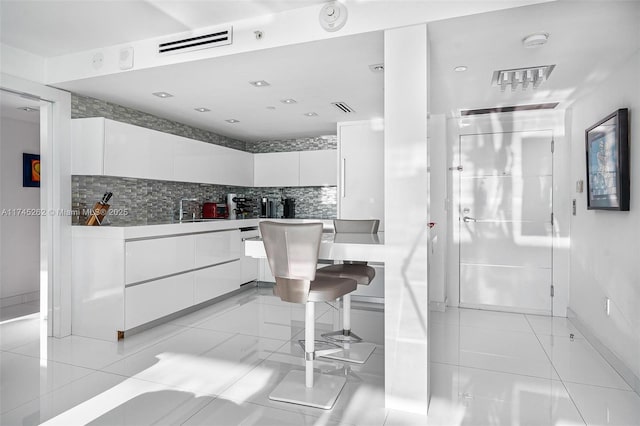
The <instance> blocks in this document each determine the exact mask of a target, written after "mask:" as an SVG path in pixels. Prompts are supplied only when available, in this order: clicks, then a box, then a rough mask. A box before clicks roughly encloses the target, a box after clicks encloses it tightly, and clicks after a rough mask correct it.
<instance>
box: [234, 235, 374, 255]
mask: <svg viewBox="0 0 640 426" xmlns="http://www.w3.org/2000/svg"><path fill="white" fill-rule="evenodd" d="M245 255H246V256H251V257H256V258H264V257H267V254H266V252H265V250H264V244H263V243H262V239H261V238H258V237H257V238H250V239H247V240H245ZM318 258H319V259H327V260H361V261H367V262H384V261H385V245H384V232H378V233H377V234H352V233H339V234H334V233H330V234H323V235H322V240H321V242H320V253H319V254H318Z"/></svg>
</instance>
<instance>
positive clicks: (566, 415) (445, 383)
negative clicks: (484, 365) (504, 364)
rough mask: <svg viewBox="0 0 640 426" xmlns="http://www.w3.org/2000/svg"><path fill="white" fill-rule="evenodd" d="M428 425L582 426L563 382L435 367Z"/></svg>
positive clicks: (447, 366) (485, 371) (468, 369)
mask: <svg viewBox="0 0 640 426" xmlns="http://www.w3.org/2000/svg"><path fill="white" fill-rule="evenodd" d="M431 391H432V395H431V406H430V408H429V424H447V425H451V424H456V425H579V424H583V421H582V418H581V417H580V414H579V412H578V410H577V409H576V407H575V405H574V404H573V402H572V401H571V398H570V397H569V395H568V394H567V392H566V390H565V388H564V386H563V384H562V382H560V381H557V380H549V379H541V378H535V377H529V376H520V375H515V374H509V373H500V372H495V371H487V370H479V369H475V368H466V367H458V366H452V365H446V364H438V363H433V364H432V366H431Z"/></svg>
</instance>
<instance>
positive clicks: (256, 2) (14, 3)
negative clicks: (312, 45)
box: [0, 0, 326, 57]
mask: <svg viewBox="0 0 640 426" xmlns="http://www.w3.org/2000/svg"><path fill="white" fill-rule="evenodd" d="M324 1H326V0H117V1H113V0H70V1H69V0H1V1H0V40H1V41H2V43H5V44H8V45H10V46H13V47H17V48H19V49H22V50H26V51H28V52H31V53H35V54H37V55H40V56H44V57H51V56H58V55H63V54H67V53H71V52H79V51H84V50H90V49H96V48H101V47H104V46H110V45H114V44H120V43H127V42H131V41H135V40H144V39H147V38H153V37H158V36H163V35H167V34H173V33H179V32H183V31H189V30H193V29H195V28H202V27H208V26H214V25H218V24H222V23H227V22H232V21H236V20H241V19H247V18H252V17H256V16H262V15H268V14H272V13H277V12H282V11H285V10H289V9H295V8H299V7H305V6H309V5H312V4H319V3H322V2H324Z"/></svg>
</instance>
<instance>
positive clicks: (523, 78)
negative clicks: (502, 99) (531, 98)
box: [491, 65, 556, 92]
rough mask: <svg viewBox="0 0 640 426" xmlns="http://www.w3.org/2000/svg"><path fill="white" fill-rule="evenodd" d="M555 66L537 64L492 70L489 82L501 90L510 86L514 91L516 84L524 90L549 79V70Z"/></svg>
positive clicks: (537, 85) (535, 87)
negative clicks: (534, 65)
mask: <svg viewBox="0 0 640 426" xmlns="http://www.w3.org/2000/svg"><path fill="white" fill-rule="evenodd" d="M555 67H556V66H555V65H539V66H536V67H528V68H514V69H510V70H498V71H494V72H493V77H492V78H491V84H492V85H493V86H498V87H500V90H501V91H503V92H504V91H505V90H506V89H507V86H511V91H515V90H516V88H517V87H518V86H520V87H521V88H522V90H526V89H527V88H528V87H532V88H534V89H537V88H538V87H539V86H540V85H541V84H542V83H543V82H545V81H547V80H548V79H549V76H550V75H551V71H553V69H554V68H555Z"/></svg>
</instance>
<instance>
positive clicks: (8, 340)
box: [0, 314, 46, 350]
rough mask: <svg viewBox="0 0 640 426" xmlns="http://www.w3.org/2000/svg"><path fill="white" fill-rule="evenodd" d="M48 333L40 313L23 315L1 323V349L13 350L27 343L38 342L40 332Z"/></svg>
mask: <svg viewBox="0 0 640 426" xmlns="http://www.w3.org/2000/svg"><path fill="white" fill-rule="evenodd" d="M41 332H43V333H45V335H46V322H44V321H42V320H41V319H40V314H32V315H27V316H21V317H19V318H13V319H9V320H5V321H2V322H1V323H0V349H2V350H11V349H14V348H17V347H19V346H23V345H26V344H27V343H33V342H37V341H39V339H40V333H41Z"/></svg>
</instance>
